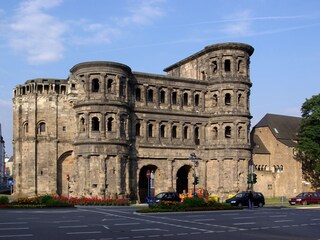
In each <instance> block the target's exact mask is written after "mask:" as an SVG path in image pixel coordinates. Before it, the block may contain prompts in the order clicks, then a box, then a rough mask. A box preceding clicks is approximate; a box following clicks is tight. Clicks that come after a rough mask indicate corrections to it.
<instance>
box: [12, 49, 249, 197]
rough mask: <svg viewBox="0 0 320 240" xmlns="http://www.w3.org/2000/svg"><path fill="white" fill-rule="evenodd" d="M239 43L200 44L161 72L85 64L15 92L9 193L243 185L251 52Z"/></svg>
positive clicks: (98, 193) (218, 190)
mask: <svg viewBox="0 0 320 240" xmlns="http://www.w3.org/2000/svg"><path fill="white" fill-rule="evenodd" d="M252 53H253V48H252V47H251V46H249V45H246V44H242V43H222V44H215V45H210V46H207V47H205V48H204V49H203V50H201V51H199V52H197V53H195V54H193V55H192V56H190V57H188V58H186V59H184V60H182V61H180V62H178V63H176V64H174V65H172V66H170V67H168V68H166V69H164V71H165V72H167V75H156V74H149V73H141V72H133V71H131V69H130V67H128V66H126V65H123V64H120V63H115V62H84V63H79V64H77V65H75V66H74V67H72V68H71V70H70V72H71V74H70V75H69V77H68V78H67V79H33V80H29V81H27V82H25V84H23V85H19V86H17V87H16V88H15V89H14V99H13V102H14V164H15V172H14V178H15V194H18V195H34V194H44V193H49V194H60V195H67V192H68V190H67V189H68V187H67V186H68V185H67V180H66V176H67V175H69V176H70V187H71V188H70V194H71V195H72V196H92V197H113V198H114V197H120V196H129V197H130V198H132V199H137V200H138V201H139V202H144V200H145V197H146V195H147V191H148V181H147V177H146V173H147V171H148V170H150V171H151V172H153V174H154V192H155V194H156V193H159V192H161V191H168V190H174V191H178V192H182V191H183V189H190V188H192V186H193V185H192V182H193V173H194V169H193V167H194V165H193V163H192V161H191V160H190V158H189V156H190V154H191V153H195V154H196V156H197V158H198V160H199V166H198V167H196V174H197V175H198V176H199V185H198V186H197V187H202V188H206V189H208V191H209V192H210V193H211V194H214V195H218V196H220V197H225V196H227V195H229V194H233V193H236V192H238V191H239V190H245V189H246V187H247V182H246V176H247V172H248V162H249V161H250V160H251V145H250V137H249V134H250V119H251V115H250V109H249V96H250V87H251V85H252V84H251V81H250V72H249V64H250V56H251V54H252Z"/></svg>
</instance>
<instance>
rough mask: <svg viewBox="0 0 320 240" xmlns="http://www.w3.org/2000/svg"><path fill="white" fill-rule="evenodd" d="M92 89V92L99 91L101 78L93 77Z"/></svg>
mask: <svg viewBox="0 0 320 240" xmlns="http://www.w3.org/2000/svg"><path fill="white" fill-rule="evenodd" d="M91 89H92V92H98V91H99V79H97V78H95V79H92V86H91Z"/></svg>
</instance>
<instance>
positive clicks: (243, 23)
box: [222, 10, 252, 36]
mask: <svg viewBox="0 0 320 240" xmlns="http://www.w3.org/2000/svg"><path fill="white" fill-rule="evenodd" d="M250 15H251V12H250V11H249V10H245V11H242V12H238V13H236V14H233V15H232V18H230V19H226V21H227V23H226V24H225V25H224V27H223V29H222V32H224V33H227V34H230V35H237V36H244V35H249V34H251V27H252V26H251V18H250ZM229 21H230V22H229Z"/></svg>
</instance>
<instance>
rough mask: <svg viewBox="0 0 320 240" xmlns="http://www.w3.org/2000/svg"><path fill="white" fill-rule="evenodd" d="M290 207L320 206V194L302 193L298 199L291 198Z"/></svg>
mask: <svg viewBox="0 0 320 240" xmlns="http://www.w3.org/2000/svg"><path fill="white" fill-rule="evenodd" d="M289 203H290V205H296V204H301V205H308V204H320V192H302V193H300V194H298V195H297V196H296V197H293V198H289Z"/></svg>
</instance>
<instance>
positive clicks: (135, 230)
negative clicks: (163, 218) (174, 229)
mask: <svg viewBox="0 0 320 240" xmlns="http://www.w3.org/2000/svg"><path fill="white" fill-rule="evenodd" d="M130 231H131V232H144V231H169V230H166V229H161V228H141V229H131V230H130Z"/></svg>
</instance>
